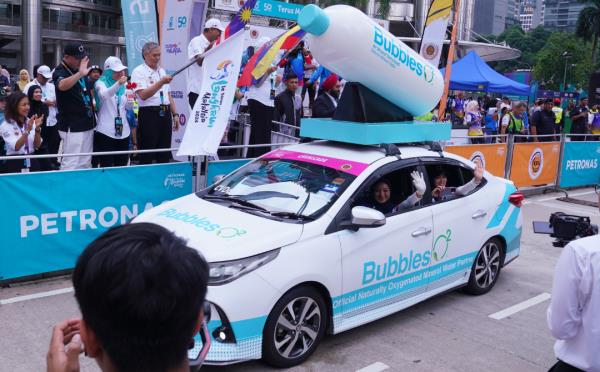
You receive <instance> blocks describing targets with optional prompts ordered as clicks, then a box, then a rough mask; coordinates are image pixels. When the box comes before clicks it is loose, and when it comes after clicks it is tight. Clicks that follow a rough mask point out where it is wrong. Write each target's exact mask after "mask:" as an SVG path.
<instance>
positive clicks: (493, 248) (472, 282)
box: [465, 238, 503, 295]
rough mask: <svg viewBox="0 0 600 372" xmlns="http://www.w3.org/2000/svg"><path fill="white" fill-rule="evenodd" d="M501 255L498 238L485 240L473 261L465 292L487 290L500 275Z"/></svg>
mask: <svg viewBox="0 0 600 372" xmlns="http://www.w3.org/2000/svg"><path fill="white" fill-rule="evenodd" d="M502 256H503V252H502V243H500V241H499V240H498V239H496V238H492V239H490V240H488V241H487V242H485V244H484V245H483V247H481V249H480V250H479V253H477V257H476V258H475V262H473V268H472V269H471V276H470V277H469V283H468V284H467V286H466V287H465V292H467V293H469V294H473V295H482V294H484V293H487V292H489V291H490V290H491V289H492V287H494V284H496V281H497V280H498V276H500V270H501V268H502V267H501V266H502Z"/></svg>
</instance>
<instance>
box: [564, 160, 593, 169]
mask: <svg viewBox="0 0 600 372" xmlns="http://www.w3.org/2000/svg"><path fill="white" fill-rule="evenodd" d="M566 168H567V170H586V169H598V159H578V160H567V164H566Z"/></svg>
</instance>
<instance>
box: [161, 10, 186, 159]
mask: <svg viewBox="0 0 600 372" xmlns="http://www.w3.org/2000/svg"><path fill="white" fill-rule="evenodd" d="M193 5H194V1H193V0H179V1H176V2H169V3H168V4H164V8H163V9H161V13H162V16H161V17H160V18H161V19H162V25H161V41H162V45H161V48H162V55H161V59H162V61H161V62H162V65H163V66H167V67H168V69H167V71H166V72H167V74H172V73H173V72H174V70H175V69H177V68H179V67H180V66H183V65H185V64H186V63H187V62H188V61H189V59H188V55H187V46H188V44H189V41H190V39H191V38H192V36H191V35H190V29H191V24H192V21H191V15H192V7H193ZM169 85H170V86H171V96H173V100H174V101H175V107H176V108H177V114H178V116H175V117H174V118H173V120H176V121H177V122H178V124H179V128H178V129H176V126H173V133H172V137H171V148H177V147H179V145H180V144H181V140H182V138H183V133H184V132H185V126H186V124H187V120H188V118H189V111H190V110H189V103H188V97H187V74H185V73H184V74H179V75H177V76H175V77H174V78H173V81H171V83H170V84H169ZM173 124H175V123H173ZM175 155H176V151H174V153H173V156H174V157H175ZM185 159H186V157H182V158H179V159H177V160H185Z"/></svg>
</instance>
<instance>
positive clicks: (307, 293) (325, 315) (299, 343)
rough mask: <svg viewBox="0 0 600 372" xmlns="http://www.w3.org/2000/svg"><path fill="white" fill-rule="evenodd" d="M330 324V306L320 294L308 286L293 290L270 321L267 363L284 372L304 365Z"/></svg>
mask: <svg viewBox="0 0 600 372" xmlns="http://www.w3.org/2000/svg"><path fill="white" fill-rule="evenodd" d="M328 322H329V311H328V306H327V303H326V302H325V299H324V298H323V295H322V294H321V292H320V291H318V290H317V289H316V288H314V287H312V286H308V285H303V286H298V287H296V288H292V289H291V290H289V291H288V292H287V293H286V294H284V295H283V296H282V297H281V298H280V299H279V301H277V303H276V304H275V306H273V309H272V310H271V312H270V314H269V316H268V317H267V322H266V324H265V329H264V331H263V348H262V349H263V350H262V357H263V359H264V361H265V362H267V363H268V364H270V365H272V366H274V367H280V368H281V367H292V366H295V365H298V364H300V363H302V362H304V361H305V360H306V359H308V358H309V357H310V356H311V355H312V353H313V352H314V351H315V350H316V349H317V347H318V346H319V343H320V342H321V339H322V338H323V336H324V335H325V331H326V328H327V324H329V323H328Z"/></svg>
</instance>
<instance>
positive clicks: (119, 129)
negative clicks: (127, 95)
mask: <svg viewBox="0 0 600 372" xmlns="http://www.w3.org/2000/svg"><path fill="white" fill-rule="evenodd" d="M117 84H118V83H117ZM119 90H120V88H119ZM121 96H122V94H119V92H118V91H117V93H116V94H115V103H116V104H117V116H115V137H121V136H122V135H123V118H122V117H121V110H120V108H121Z"/></svg>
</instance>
